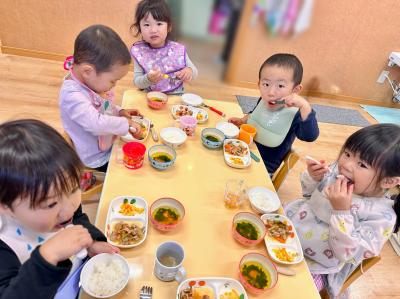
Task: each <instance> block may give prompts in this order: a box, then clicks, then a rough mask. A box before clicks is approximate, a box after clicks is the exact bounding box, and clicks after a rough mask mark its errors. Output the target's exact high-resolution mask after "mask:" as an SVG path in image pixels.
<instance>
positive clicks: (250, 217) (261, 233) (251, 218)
mask: <svg viewBox="0 0 400 299" xmlns="http://www.w3.org/2000/svg"><path fill="white" fill-rule="evenodd" d="M240 221H246V222H250V223H251V224H252V225H254V226H255V227H256V229H257V231H258V238H257V240H251V239H248V238H246V237H243V236H242V235H241V234H239V232H238V231H237V230H236V226H237V223H238V222H240ZM266 233H267V230H266V229H265V225H264V222H262V220H261V219H260V218H259V217H258V216H257V215H255V214H252V213H249V212H239V213H237V214H236V215H235V216H234V217H233V220H232V235H233V238H234V239H235V240H236V241H238V242H239V243H240V244H242V245H244V246H247V247H250V246H255V245H257V244H259V243H260V242H262V241H263V240H264V238H265V234H266Z"/></svg>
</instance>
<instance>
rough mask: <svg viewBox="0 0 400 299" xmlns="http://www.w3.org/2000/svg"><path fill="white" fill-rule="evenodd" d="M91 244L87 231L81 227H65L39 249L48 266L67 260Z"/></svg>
mask: <svg viewBox="0 0 400 299" xmlns="http://www.w3.org/2000/svg"><path fill="white" fill-rule="evenodd" d="M92 243H93V240H92V237H91V236H90V234H89V232H88V230H87V229H86V228H84V227H83V226H82V225H74V226H71V227H67V228H65V229H63V230H61V231H60V232H58V233H57V234H56V235H54V236H53V237H51V238H50V239H48V240H47V241H46V242H44V243H43V245H42V246H40V248H39V252H40V254H41V256H42V257H43V258H44V259H45V260H46V261H47V262H49V263H50V264H53V265H57V263H59V262H61V261H64V260H66V259H69V258H70V257H71V256H73V255H75V254H77V253H78V252H79V251H80V250H82V249H83V248H87V247H90V246H91V245H92Z"/></svg>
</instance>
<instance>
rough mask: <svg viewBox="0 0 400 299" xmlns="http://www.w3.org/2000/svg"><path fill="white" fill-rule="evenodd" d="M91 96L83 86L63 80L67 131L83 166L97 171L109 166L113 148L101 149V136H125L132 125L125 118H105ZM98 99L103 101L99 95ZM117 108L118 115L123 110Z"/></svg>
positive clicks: (61, 99)
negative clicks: (99, 139)
mask: <svg viewBox="0 0 400 299" xmlns="http://www.w3.org/2000/svg"><path fill="white" fill-rule="evenodd" d="M91 94H92V91H90V90H89V89H88V88H87V87H85V86H83V85H82V84H80V83H78V82H76V81H74V80H64V82H63V84H62V86H61V91H60V95H59V105H60V111H61V120H62V123H63V126H64V130H65V131H66V132H67V133H68V135H69V136H70V137H71V139H72V141H73V142H74V145H75V148H76V151H77V153H78V155H79V157H80V158H81V160H82V162H83V164H85V166H87V167H91V168H97V167H100V166H103V165H104V164H106V163H107V162H108V160H109V158H110V154H111V149H109V150H107V151H101V150H100V149H99V145H98V136H101V135H118V136H123V135H125V134H127V133H128V130H129V123H128V120H127V119H126V118H125V117H119V116H110V115H104V114H101V113H100V112H99V111H97V109H96V108H95V107H94V106H93V104H92V97H91ZM96 95H97V94H96ZM97 99H98V100H99V99H100V101H101V100H103V99H102V98H100V96H98V95H97ZM103 101H104V100H103ZM115 108H116V109H117V111H118V112H119V110H121V108H120V107H118V106H115Z"/></svg>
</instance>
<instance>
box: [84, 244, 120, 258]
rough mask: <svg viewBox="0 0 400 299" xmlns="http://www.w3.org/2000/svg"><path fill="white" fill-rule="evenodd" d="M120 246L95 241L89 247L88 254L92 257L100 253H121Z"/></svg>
mask: <svg viewBox="0 0 400 299" xmlns="http://www.w3.org/2000/svg"><path fill="white" fill-rule="evenodd" d="M120 252H121V251H120V250H119V248H117V247H115V246H112V245H111V244H109V243H107V242H97V241H95V242H93V244H92V246H90V247H89V248H88V254H89V256H90V257H92V256H95V255H96V254H100V253H120Z"/></svg>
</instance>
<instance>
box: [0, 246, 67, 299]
mask: <svg viewBox="0 0 400 299" xmlns="http://www.w3.org/2000/svg"><path fill="white" fill-rule="evenodd" d="M0 261H1V263H0V298H1V299H6V298H7V299H14V298H15V299H20V298H43V299H47V298H48V299H50V298H54V295H55V294H56V292H57V289H58V288H59V286H60V285H61V284H62V282H63V281H64V280H65V279H66V277H67V276H68V273H69V271H70V269H71V265H72V264H71V262H70V261H69V260H68V261H65V262H61V263H58V265H57V266H54V265H52V264H50V263H48V262H47V261H46V260H44V258H43V257H42V256H41V255H40V253H39V247H38V248H36V249H35V250H34V251H33V252H32V254H31V257H30V258H29V259H28V260H27V261H26V262H25V263H24V264H23V265H22V266H21V263H20V262H19V260H18V258H17V256H16V255H15V253H14V252H13V251H12V250H11V248H10V247H8V246H7V245H6V244H5V243H4V242H2V241H1V240H0Z"/></svg>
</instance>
